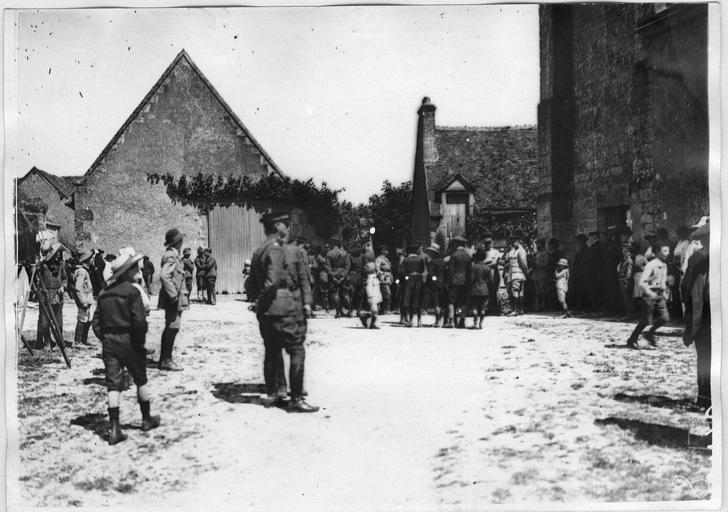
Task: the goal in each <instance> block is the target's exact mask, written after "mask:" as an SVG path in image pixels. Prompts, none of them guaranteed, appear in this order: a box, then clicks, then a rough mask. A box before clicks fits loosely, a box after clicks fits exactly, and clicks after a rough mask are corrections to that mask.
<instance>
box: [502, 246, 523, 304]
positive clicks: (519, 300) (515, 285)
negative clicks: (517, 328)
mask: <svg viewBox="0 0 728 512" xmlns="http://www.w3.org/2000/svg"><path fill="white" fill-rule="evenodd" d="M505 259H506V270H505V274H506V276H507V277H508V279H507V280H506V285H507V287H508V295H509V298H510V300H511V306H512V308H513V310H512V311H511V314H512V315H522V314H523V305H524V298H523V292H524V287H525V284H526V276H527V275H528V263H527V261H526V250H525V249H524V248H523V247H522V246H521V240H520V239H519V238H518V237H511V248H510V250H509V251H508V253H506V256H505Z"/></svg>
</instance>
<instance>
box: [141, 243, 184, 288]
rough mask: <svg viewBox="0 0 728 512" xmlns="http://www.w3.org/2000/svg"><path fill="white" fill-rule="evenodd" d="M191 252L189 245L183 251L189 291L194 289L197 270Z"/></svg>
mask: <svg viewBox="0 0 728 512" xmlns="http://www.w3.org/2000/svg"><path fill="white" fill-rule="evenodd" d="M191 252H192V249H190V248H189V247H185V249H184V251H182V265H184V272H185V286H186V287H187V291H188V292H189V291H190V290H192V275H193V274H194V272H195V263H194V262H193V261H192V256H191V255H190V253H191ZM143 272H144V268H143V267H142V273H143ZM145 281H146V280H145Z"/></svg>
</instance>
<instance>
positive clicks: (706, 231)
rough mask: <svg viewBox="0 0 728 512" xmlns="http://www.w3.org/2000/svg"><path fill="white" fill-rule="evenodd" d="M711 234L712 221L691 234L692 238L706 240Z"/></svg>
mask: <svg viewBox="0 0 728 512" xmlns="http://www.w3.org/2000/svg"><path fill="white" fill-rule="evenodd" d="M709 236H710V222H706V223H705V224H704V225H702V226H700V227H699V228H698V229H696V230H695V231H693V232H692V233H691V234H690V240H705V239H706V238H708V237H709Z"/></svg>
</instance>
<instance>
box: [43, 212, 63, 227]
mask: <svg viewBox="0 0 728 512" xmlns="http://www.w3.org/2000/svg"><path fill="white" fill-rule="evenodd" d="M45 225H46V229H61V225H60V223H58V222H57V221H56V219H55V218H53V217H52V216H50V215H46V218H45Z"/></svg>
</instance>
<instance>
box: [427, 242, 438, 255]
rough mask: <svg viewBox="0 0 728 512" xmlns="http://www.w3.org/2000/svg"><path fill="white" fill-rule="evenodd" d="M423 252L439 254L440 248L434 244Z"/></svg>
mask: <svg viewBox="0 0 728 512" xmlns="http://www.w3.org/2000/svg"><path fill="white" fill-rule="evenodd" d="M425 251H429V252H431V253H434V254H440V246H439V245H438V244H436V243H435V242H433V243H431V244H430V246H429V247H427V248H426V249H425Z"/></svg>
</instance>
